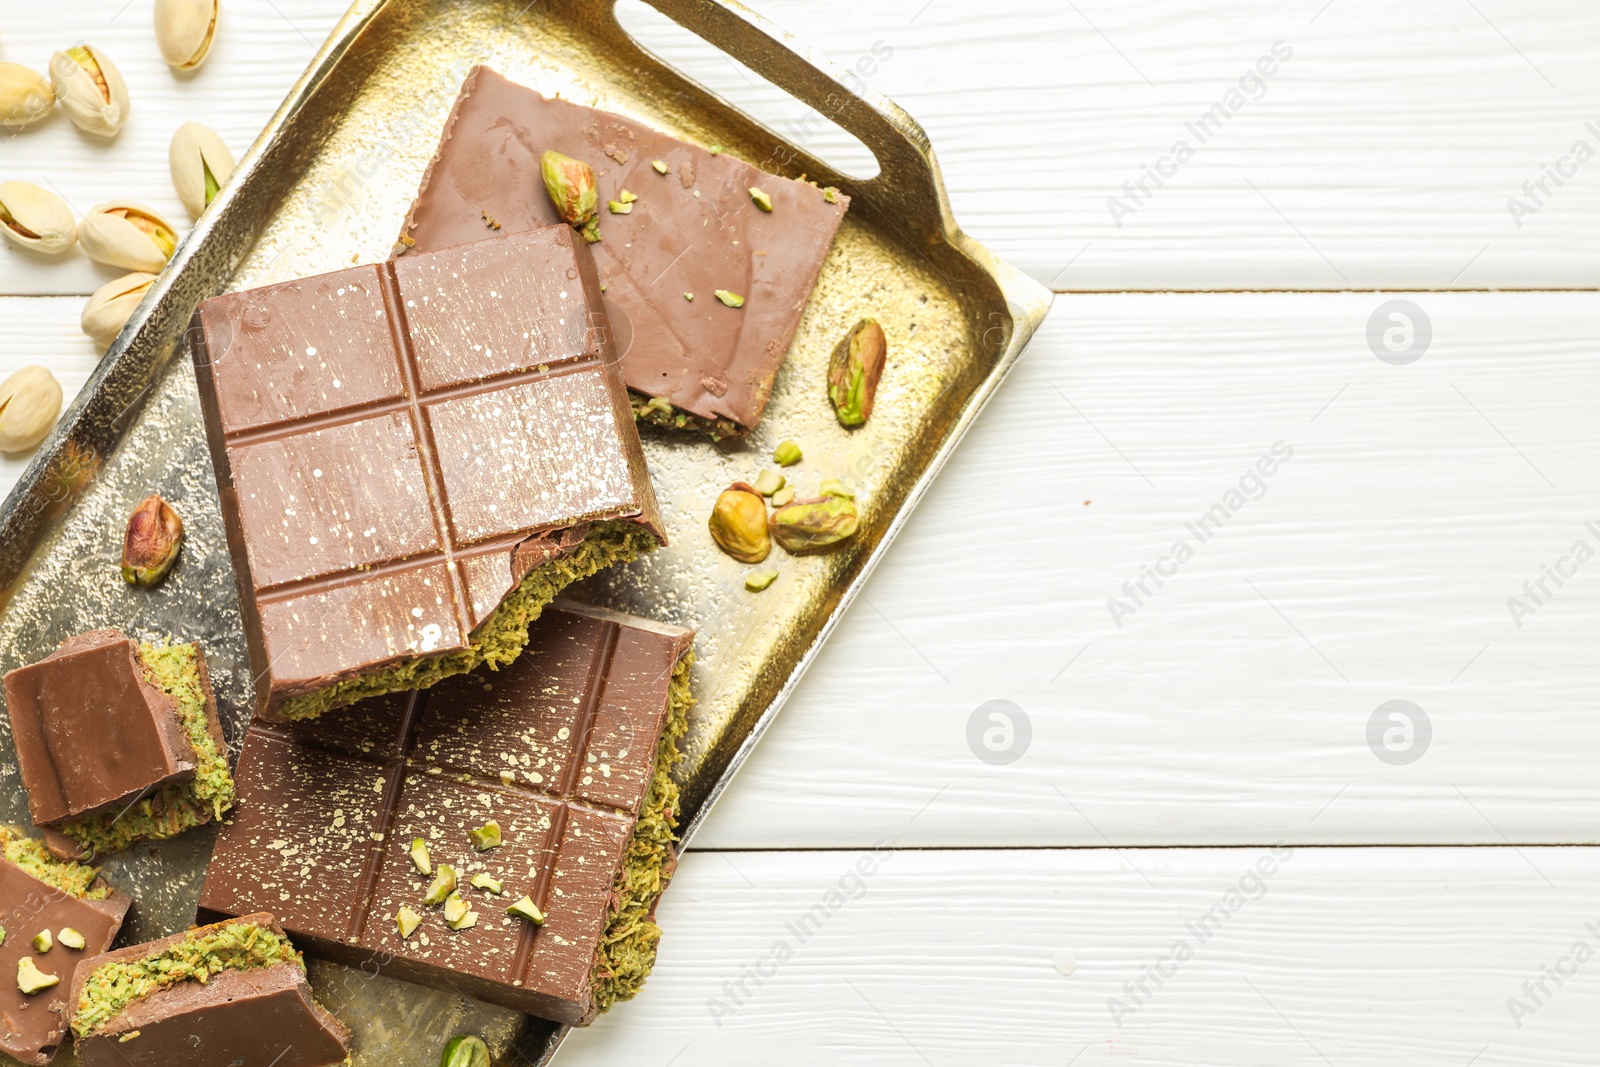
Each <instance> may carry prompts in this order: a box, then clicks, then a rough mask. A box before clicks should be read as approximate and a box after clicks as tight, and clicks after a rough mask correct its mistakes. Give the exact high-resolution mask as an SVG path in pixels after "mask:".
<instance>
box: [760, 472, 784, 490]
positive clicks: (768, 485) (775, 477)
mask: <svg viewBox="0 0 1600 1067" xmlns="http://www.w3.org/2000/svg"><path fill="white" fill-rule="evenodd" d="M785 481H786V479H785V478H784V476H783V475H781V474H779V473H778V472H777V471H762V472H761V474H760V475H759V476H758V477H757V478H756V484H755V491H756V492H758V493H760V494H761V495H762V496H771V495H772V494H773V493H776V492H777V491H778V490H779V489H782V488H783V486H784V483H785Z"/></svg>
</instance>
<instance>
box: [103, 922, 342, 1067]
mask: <svg viewBox="0 0 1600 1067" xmlns="http://www.w3.org/2000/svg"><path fill="white" fill-rule="evenodd" d="M238 921H239V922H241V923H247V924H250V925H253V926H256V927H260V928H262V929H264V930H270V931H271V932H273V933H275V934H278V935H280V936H281V935H282V934H283V930H282V928H280V927H279V926H278V924H277V923H276V921H275V920H274V919H273V916H272V915H270V914H266V913H260V914H255V915H250V916H244V917H242V918H241V919H240V920H238ZM217 929H218V927H201V928H199V929H196V930H189V931H185V932H184V933H180V934H173V935H172V936H171V937H165V938H162V939H160V940H158V941H152V942H149V943H147V944H143V945H131V946H129V947H127V948H122V949H118V950H117V951H115V952H107V953H104V954H103V955H98V956H95V957H94V958H92V959H88V960H85V961H84V963H83V965H82V966H80V967H79V968H78V970H77V971H76V973H75V975H74V979H73V983H72V992H71V997H72V1003H73V1004H74V1006H79V1005H81V1004H82V1003H83V999H82V998H83V995H84V988H85V986H86V984H87V983H88V982H89V980H90V978H91V977H92V976H93V974H94V973H95V971H97V970H98V969H99V968H101V967H103V966H105V965H106V964H116V963H133V962H137V961H139V960H142V959H145V958H147V957H151V956H155V955H158V954H160V953H162V952H164V951H166V950H167V949H169V948H170V947H172V946H174V945H180V944H182V943H183V942H184V941H187V940H193V939H196V938H204V937H206V936H207V935H209V934H211V933H213V932H214V931H215V930H217ZM75 1029H76V1027H75ZM75 1047H76V1050H77V1053H78V1062H79V1063H81V1064H83V1065H84V1067H172V1065H173V1064H185V1065H189V1067H333V1065H335V1064H340V1063H344V1062H345V1061H346V1058H347V1057H348V1056H349V1054H350V1031H349V1029H347V1028H346V1027H345V1025H344V1024H343V1023H341V1022H340V1021H339V1020H338V1019H336V1018H334V1017H333V1016H332V1015H331V1014H329V1013H328V1012H327V1011H325V1010H324V1009H323V1008H322V1007H321V1006H320V1005H318V1004H317V1003H316V1002H315V1001H314V1000H313V999H312V997H311V987H310V986H309V985H307V984H306V975H305V971H304V969H303V966H302V964H301V962H300V961H298V960H286V961H283V962H278V963H273V964H271V965H270V966H265V967H253V968H250V969H246V970H227V969H224V970H219V971H216V972H214V973H211V974H209V975H208V977H207V978H206V979H205V980H203V981H201V980H197V979H195V978H188V979H184V980H180V981H177V982H175V983H173V984H170V985H167V986H165V987H163V988H159V989H156V990H155V991H154V992H150V993H148V994H146V995H144V996H141V997H137V998H135V999H134V1000H132V1001H131V1002H130V1003H129V1004H128V1005H127V1006H126V1007H124V1008H123V1009H122V1010H121V1011H120V1012H119V1013H117V1014H116V1015H115V1016H114V1017H113V1018H111V1019H109V1020H107V1021H106V1022H104V1023H102V1024H101V1025H99V1026H97V1027H95V1028H94V1029H93V1031H92V1032H90V1033H86V1034H79V1035H78V1037H77V1039H76V1045H75Z"/></svg>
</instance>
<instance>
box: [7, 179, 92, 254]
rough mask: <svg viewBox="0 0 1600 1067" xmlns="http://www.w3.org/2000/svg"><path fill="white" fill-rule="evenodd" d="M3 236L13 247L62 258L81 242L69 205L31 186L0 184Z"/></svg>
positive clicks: (26, 184) (11, 183) (45, 191)
mask: <svg viewBox="0 0 1600 1067" xmlns="http://www.w3.org/2000/svg"><path fill="white" fill-rule="evenodd" d="M0 232H4V233H5V235H6V238H7V239H8V240H10V241H11V243H12V244H15V245H20V246H21V247H23V248H31V249H32V250H33V251H35V252H45V253H47V254H49V255H52V256H54V255H59V254H61V253H62V252H65V251H66V250H67V249H69V248H71V247H72V243H73V242H74V241H76V240H77V239H78V224H77V223H76V222H74V221H73V220H72V209H71V208H69V207H68V206H67V202H66V201H65V200H63V199H61V198H60V197H59V196H57V195H56V194H55V193H52V192H51V191H50V190H48V189H41V188H39V187H38V186H37V185H34V184H32V183H31V182H5V183H4V184H0Z"/></svg>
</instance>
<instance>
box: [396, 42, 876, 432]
mask: <svg viewBox="0 0 1600 1067" xmlns="http://www.w3.org/2000/svg"><path fill="white" fill-rule="evenodd" d="M547 150H554V151H557V152H561V153H563V154H565V155H568V156H571V157H573V158H574V159H578V160H581V161H583V162H585V163H587V164H589V165H590V166H591V167H593V168H594V171H595V176H596V181H597V184H598V186H599V199H600V204H601V205H602V207H601V211H600V234H601V239H600V243H598V244H595V245H592V246H590V247H591V248H592V250H593V253H594V260H595V264H596V266H597V267H598V268H599V274H600V280H601V281H602V282H604V283H605V284H606V290H605V294H604V297H603V300H604V303H605V307H606V311H607V317H608V319H609V321H610V325H611V327H612V328H613V329H615V331H616V334H617V336H616V350H617V352H618V353H619V354H620V356H621V358H622V373H623V377H624V379H625V380H626V381H627V383H628V388H629V389H632V390H633V391H634V392H635V393H638V394H641V395H642V396H645V397H663V398H665V399H667V400H669V401H671V403H672V404H673V406H674V407H675V408H677V409H679V410H680V411H682V412H687V413H689V414H690V415H693V416H695V417H696V418H697V419H699V420H701V423H700V425H701V426H702V427H703V428H706V429H708V430H710V431H711V432H712V433H713V434H714V435H716V436H722V435H725V434H738V433H743V432H744V431H746V430H749V429H750V428H752V427H754V426H755V425H756V423H757V422H759V421H760V419H761V413H762V410H763V409H764V408H765V407H766V403H767V397H768V395H769V394H770V393H771V391H772V382H773V378H774V376H775V375H776V374H777V371H778V368H779V367H780V366H781V365H782V364H783V360H784V357H785V356H786V355H787V354H788V351H789V343H790V341H792V340H793V339H794V334H795V330H796V329H797V328H798V327H799V325H800V317H801V315H802V314H803V313H804V311H805V305H806V300H807V299H808V298H809V296H810V295H811V290H812V287H813V286H815V285H816V281H817V276H818V274H819V273H820V272H821V269H822V264H823V261H824V259H826V258H827V254H828V248H829V245H830V244H831V243H832V242H833V237H834V234H835V233H836V232H837V230H838V229H839V224H840V222H841V221H842V219H843V217H844V212H845V208H846V206H847V205H848V204H849V197H847V196H844V195H842V194H839V193H837V192H833V193H825V192H824V191H823V190H821V189H818V188H816V187H815V186H813V185H810V184H808V183H806V182H802V181H794V180H792V179H789V178H782V177H779V176H777V175H775V174H769V173H767V172H765V171H763V170H761V169H760V168H758V167H754V166H752V165H750V164H749V163H746V162H744V161H743V160H740V159H737V158H735V157H733V156H731V155H728V154H726V153H713V152H710V151H708V150H707V149H704V148H701V147H699V146H698V145H694V144H690V143H688V142H686V141H680V140H678V139H676V138H673V137H669V136H667V135H666V134H664V133H661V132H659V131H657V130H653V129H651V128H650V127H649V126H647V125H645V124H644V123H641V122H637V121H635V120H633V119H630V118H627V117H625V116H622V115H616V114H612V113H611V112H608V111H599V110H596V109H594V108H590V107H584V106H583V105H581V104H575V103H572V102H571V101H567V100H559V99H553V98H550V97H546V96H543V95H541V94H540V93H538V92H535V91H534V90H532V89H529V88H526V87H524V86H521V85H518V84H516V83H515V82H511V81H507V80H506V79H505V78H503V77H501V76H500V75H499V74H496V73H495V72H494V71H492V70H490V69H489V68H487V67H478V68H477V69H476V70H474V71H473V72H472V74H471V75H469V76H468V78H467V80H466V83H465V84H464V85H463V86H462V87H461V96H460V97H459V98H458V99H457V101H456V106H455V110H454V111H452V112H451V115H450V119H449V121H448V122H447V123H446V126H445V132H444V138H443V140H442V141H441V142H440V144H439V151H438V154H437V155H435V157H434V160H433V163H432V165H431V166H430V167H429V168H428V173H427V175H426V176H425V177H424V179H423V183H422V188H421V189H420V190H419V191H418V193H417V200H416V203H415V204H413V205H412V208H411V214H410V216H409V217H408V218H407V220H406V226H405V232H404V234H403V239H402V244H408V247H409V251H406V250H403V254H402V255H401V257H400V259H399V260H398V262H399V264H400V265H401V267H400V269H401V270H404V265H405V264H407V263H409V262H410V261H411V260H412V259H413V257H414V256H416V255H417V254H418V253H423V252H427V251H429V250H431V249H438V248H445V247H448V246H451V245H457V244H460V243H461V242H463V241H476V240H479V239H481V238H483V237H486V236H488V235H489V234H491V233H493V232H495V230H494V229H491V228H490V227H491V223H492V224H493V225H495V226H497V227H499V228H502V232H512V231H517V230H525V229H529V228H531V227H537V226H548V225H550V224H552V223H557V222H559V221H560V219H559V217H558V216H557V215H556V211H555V206H554V205H553V204H552V203H551V202H550V198H549V197H548V196H547V195H546V194H545V190H544V183H543V181H542V180H541V178H540V173H539V157H540V155H541V154H542V153H543V152H545V151H547ZM657 163H659V164H661V165H662V166H664V167H665V168H666V173H664V174H663V173H658V171H657V169H656V164H657ZM752 188H755V189H760V190H761V191H762V192H763V193H765V194H766V196H767V198H768V199H769V200H770V203H771V205H772V210H771V212H766V211H762V210H761V209H760V208H759V207H757V206H756V204H755V202H754V200H753V199H752V196H751V193H750V190H751V189H752ZM623 190H627V191H628V192H631V193H632V194H634V195H635V196H636V197H637V198H638V199H637V200H636V201H634V202H633V207H632V210H631V211H630V212H629V213H627V214H624V215H619V214H616V213H614V212H608V211H606V210H605V207H604V205H605V204H606V203H607V201H609V200H615V199H617V198H619V197H620V196H621V194H622V192H623ZM830 196H831V199H830ZM718 289H726V290H729V291H731V292H734V293H737V294H739V295H740V296H742V297H743V298H744V305H743V306H742V307H739V308H732V307H727V306H725V305H723V304H722V303H720V302H718V300H717V298H716V296H715V295H714V293H715V291H716V290H718ZM685 293H693V294H694V297H695V298H694V300H692V301H690V300H686V299H684V294H685ZM486 303H488V304H489V305H492V304H493V301H492V299H491V300H488V301H486ZM569 325H570V324H569ZM501 343H502V344H505V343H506V340H502V341H501Z"/></svg>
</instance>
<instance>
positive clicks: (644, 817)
mask: <svg viewBox="0 0 1600 1067" xmlns="http://www.w3.org/2000/svg"><path fill="white" fill-rule="evenodd" d="M693 664H694V653H693V652H690V653H688V654H686V655H685V656H684V657H683V659H681V660H679V661H678V666H677V667H676V668H675V669H674V670H673V672H672V685H671V687H670V689H669V698H668V706H667V722H666V728H665V729H664V730H663V731H662V734H661V744H660V745H659V746H658V747H657V748H656V769H655V778H654V779H653V780H652V782H651V783H650V792H649V794H648V795H647V796H646V797H645V801H644V806H643V807H642V808H641V809H640V811H639V823H638V825H637V826H636V827H635V828H634V831H633V839H632V840H631V841H629V842H628V851H627V853H626V855H625V856H624V859H623V866H622V871H621V872H620V873H619V874H618V875H617V882H616V885H615V886H614V887H613V888H612V893H611V899H612V905H611V916H610V920H609V922H608V923H607V926H606V932H605V936H604V937H603V938H601V940H600V949H599V951H598V952H597V953H596V954H595V961H594V969H593V970H592V971H591V972H590V976H589V979H590V982H591V984H592V985H593V987H594V1003H595V1006H596V1007H597V1008H599V1009H600V1010H601V1011H605V1010H606V1009H607V1008H609V1007H611V1005H612V1004H615V1003H616V1002H617V1001H619V1000H627V999H629V998H630V997H632V996H634V995H635V994H636V993H638V992H639V990H640V989H643V988H644V980H645V979H646V978H648V977H649V976H650V968H651V967H653V966H654V965H655V962H656V943H657V942H658V941H660V940H661V927H659V926H657V925H656V924H655V923H654V922H653V921H651V918H650V913H651V911H652V909H654V907H655V903H656V900H657V898H659V897H660V896H661V890H662V889H663V888H664V887H665V882H664V881H663V878H662V874H663V871H664V869H665V867H666V864H667V859H668V857H669V856H670V855H671V853H672V843H673V842H674V841H676V840H677V837H676V836H675V835H674V834H673V830H675V829H676V828H677V825H678V784H677V783H676V782H674V781H673V780H672V767H673V765H674V764H675V763H677V762H678V761H679V760H681V759H682V758H683V753H681V752H679V751H678V739H679V738H681V737H683V735H684V734H685V733H687V732H688V730H689V709H690V708H691V707H692V706H693V705H694V697H693V696H691V695H690V693H689V668H690V667H691V666H693Z"/></svg>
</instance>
